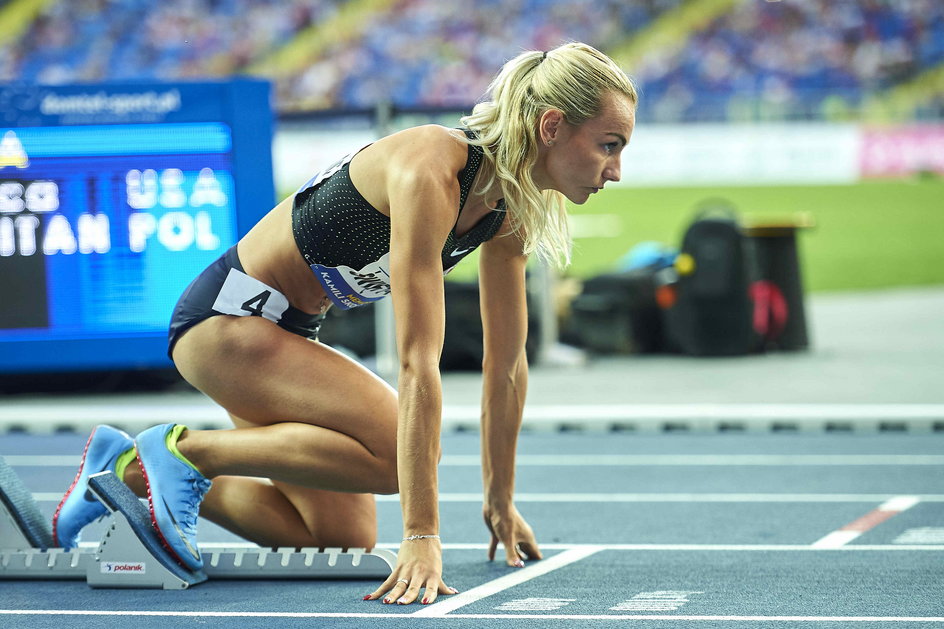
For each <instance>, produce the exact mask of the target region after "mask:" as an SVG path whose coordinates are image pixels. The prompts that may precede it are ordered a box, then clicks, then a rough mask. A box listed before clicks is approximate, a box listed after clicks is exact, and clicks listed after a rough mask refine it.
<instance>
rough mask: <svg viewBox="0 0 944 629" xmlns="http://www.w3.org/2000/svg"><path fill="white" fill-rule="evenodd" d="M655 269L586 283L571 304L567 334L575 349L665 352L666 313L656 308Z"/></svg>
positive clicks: (608, 276) (591, 280)
mask: <svg viewBox="0 0 944 629" xmlns="http://www.w3.org/2000/svg"><path fill="white" fill-rule="evenodd" d="M655 273H656V270H655V269H654V268H652V267H646V268H639V269H632V270H629V271H623V272H619V273H607V274H604V275H598V276H596V277H593V278H590V279H588V280H586V281H585V282H584V284H583V290H582V291H581V293H580V295H578V296H577V297H575V298H574V300H573V301H572V302H571V304H570V319H569V321H568V326H567V330H566V332H567V333H568V335H569V339H571V340H572V341H573V342H574V344H575V345H577V346H579V347H583V348H585V349H588V350H590V351H592V352H596V353H600V354H630V353H650V352H658V351H661V350H662V349H664V344H663V339H664V332H663V322H662V313H661V312H660V311H659V308H658V306H657V305H656V297H655Z"/></svg>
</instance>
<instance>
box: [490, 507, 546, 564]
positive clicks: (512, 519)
mask: <svg viewBox="0 0 944 629" xmlns="http://www.w3.org/2000/svg"><path fill="white" fill-rule="evenodd" d="M482 515H483V517H484V518H485V526H486V527H488V531H489V533H491V534H492V539H491V541H490V542H489V545H488V558H489V560H492V559H495V551H496V550H497V549H498V542H501V543H502V545H503V546H504V547H505V561H506V563H507V564H508V565H509V566H513V567H516V568H523V567H524V561H523V560H524V559H541V558H542V555H541V549H540V548H538V542H537V540H536V539H535V538H534V532H533V531H532V530H531V527H530V526H528V523H527V522H525V521H524V518H523V517H521V514H520V513H518V510H517V509H516V508H515V506H514V505H513V504H509V505H508V506H507V507H498V506H493V505H490V504H488V503H487V502H486V504H485V506H484V507H483V509H482Z"/></svg>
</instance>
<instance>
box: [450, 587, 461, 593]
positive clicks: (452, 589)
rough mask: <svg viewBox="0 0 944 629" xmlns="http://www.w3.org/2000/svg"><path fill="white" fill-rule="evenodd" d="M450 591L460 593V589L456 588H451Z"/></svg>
mask: <svg viewBox="0 0 944 629" xmlns="http://www.w3.org/2000/svg"><path fill="white" fill-rule="evenodd" d="M449 591H451V592H452V593H453V594H458V593H459V590H457V589H456V588H449Z"/></svg>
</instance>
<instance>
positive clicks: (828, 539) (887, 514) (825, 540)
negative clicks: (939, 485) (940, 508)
mask: <svg viewBox="0 0 944 629" xmlns="http://www.w3.org/2000/svg"><path fill="white" fill-rule="evenodd" d="M920 501H921V499H920V498H918V497H917V496H896V497H894V498H890V499H889V500H886V501H885V502H883V503H882V504H880V505H879V506H878V508H877V509H874V510H872V511H869V512H868V513H866V514H865V515H864V516H862V517H861V518H858V519H857V520H854V521H852V522H850V523H849V524H846V525H845V526H843V527H840V528H839V529H837V530H835V531H833V532H831V533H828V534H827V535H825V536H824V537H822V538H820V539H819V540H817V541H815V542H813V544H812V546H813V547H814V548H838V547H840V546H845V545H846V544H848V543H849V542H851V541H852V540H854V539H855V538H857V537H859V536H860V535H862V534H863V533H865V532H866V531H869V530H871V529H873V528H875V527H876V526H878V525H879V524H881V523H882V522H884V521H886V520H888V519H890V518H893V517H895V516H896V515H898V514H899V513H902V512H903V511H907V510H908V509H910V508H911V507H913V506H915V505H916V504H918V503H919V502H920Z"/></svg>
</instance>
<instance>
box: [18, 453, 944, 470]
mask: <svg viewBox="0 0 944 629" xmlns="http://www.w3.org/2000/svg"><path fill="white" fill-rule="evenodd" d="M2 456H3V458H4V459H5V460H6V462H7V463H8V464H9V465H12V466H14V467H76V466H78V465H79V463H80V462H81V457H80V456H78V455H71V454H68V455H51V454H6V455H2ZM515 463H516V465H518V466H519V467H715V466H717V467H745V466H757V467H819V466H830V467H833V466H835V467H842V466H866V465H867V466H880V465H881V466H885V465H888V466H894V465H902V466H918V465H920V466H925V465H944V455H937V454H519V455H518V456H517V458H516V459H515ZM481 464H482V459H481V457H480V456H479V455H478V454H447V455H445V456H443V458H442V461H441V462H440V465H441V466H444V467H479V466H480V465H481Z"/></svg>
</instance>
